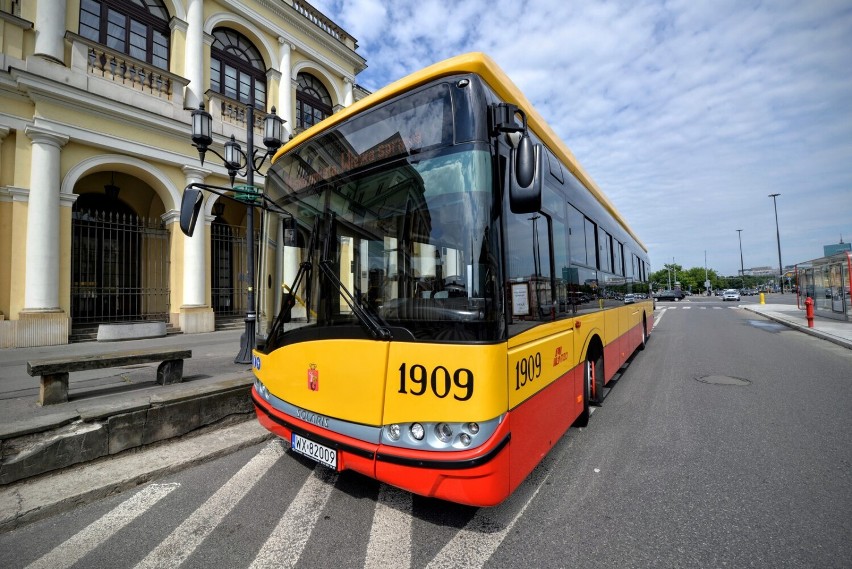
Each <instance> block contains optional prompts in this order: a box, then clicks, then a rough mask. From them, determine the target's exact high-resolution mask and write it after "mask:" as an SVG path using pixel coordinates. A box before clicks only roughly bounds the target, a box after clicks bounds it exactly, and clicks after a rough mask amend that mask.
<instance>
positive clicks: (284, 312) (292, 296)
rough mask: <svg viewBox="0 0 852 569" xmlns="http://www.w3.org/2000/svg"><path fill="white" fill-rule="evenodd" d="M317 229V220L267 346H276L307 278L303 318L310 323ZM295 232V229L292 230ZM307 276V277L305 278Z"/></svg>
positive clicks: (283, 298)
mask: <svg viewBox="0 0 852 569" xmlns="http://www.w3.org/2000/svg"><path fill="white" fill-rule="evenodd" d="M318 229H319V218H317V219H315V220H314V226H313V228H312V229H311V234H310V236H309V237H308V248H307V252H306V255H305V260H304V261H302V262H301V263H300V264H299V270H298V271H297V272H296V276H295V278H294V279H293V284H292V285H290V288H289V289H288V290H287V292H285V293H283V294H282V295H281V310H280V311H279V312H278V316H276V318H275V321H274V322H273V323H272V329H271V330H270V331H269V336H268V337H267V338H266V344H267V346H277V342H278V337H279V336H280V335H281V334H282V333H283V332H284V324H286V323H288V322H290V320H291V319H292V315H293V307H294V306H295V305H296V291H297V290H299V285H300V284H301V283H302V280H303V279H305V278H307V282H308V287H307V288H306V290H305V318H306V319H307V321H308V322H310V321H311V286H310V282H311V275H312V274H313V261H312V259H313V256H314V247H315V245H316V236H317V230H318ZM294 231H296V229H294ZM306 275H307V276H306Z"/></svg>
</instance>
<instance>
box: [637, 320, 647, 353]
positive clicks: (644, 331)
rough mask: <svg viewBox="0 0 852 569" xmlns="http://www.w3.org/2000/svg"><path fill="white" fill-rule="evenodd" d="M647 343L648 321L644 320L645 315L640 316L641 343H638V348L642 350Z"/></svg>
mask: <svg viewBox="0 0 852 569" xmlns="http://www.w3.org/2000/svg"><path fill="white" fill-rule="evenodd" d="M647 343H648V321H647V320H645V316H644V315H643V316H642V343H641V344H639V349H640V350H644V349H645V345H646V344H647Z"/></svg>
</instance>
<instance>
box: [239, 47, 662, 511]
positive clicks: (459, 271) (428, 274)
mask: <svg viewBox="0 0 852 569" xmlns="http://www.w3.org/2000/svg"><path fill="white" fill-rule="evenodd" d="M265 192H266V195H267V196H268V197H270V198H271V199H274V200H275V202H276V203H277V204H278V206H280V210H281V213H283V214H284V215H286V216H287V218H286V219H285V222H286V224H287V225H286V226H287V228H288V230H287V234H288V236H289V237H288V238H287V239H286V240H285V241H288V243H287V244H286V247H287V251H286V252H285V254H286V255H291V257H292V258H295V259H296V261H297V266H298V273H297V275H295V276H294V277H293V280H292V283H291V284H290V285H288V287H287V290H288V291H289V292H288V293H287V294H285V295H284V299H283V301H282V310H281V312H280V314H278V316H277V318H276V320H275V322H274V324H273V326H272V329H271V330H270V332H269V335H268V337H267V338H266V341H265V343H264V344H263V345H261V346H260V347H259V349H257V350H255V351H254V357H253V368H254V373H255V375H256V381H255V384H254V387H253V389H252V398H253V401H254V405H255V408H256V412H257V417H258V419H259V421H260V423H261V424H262V425H263V426H264V427H266V428H267V429H269V430H270V431H272V432H273V433H275V434H276V435H278V436H280V437H282V438H284V439H285V440H287V441H288V442H289V443H290V445H291V449H292V450H293V451H294V452H297V453H300V454H303V455H306V456H309V457H311V458H312V459H313V460H315V461H317V462H319V463H320V464H323V465H325V466H327V467H329V468H332V469H336V470H338V471H340V470H347V469H348V470H354V471H357V472H360V473H361V474H363V475H366V476H369V477H371V478H375V479H377V480H380V481H382V482H385V483H387V484H391V485H393V486H397V487H399V488H403V489H405V490H408V491H411V492H414V493H417V494H421V495H424V496H432V497H437V498H441V499H445V500H450V501H453V502H458V503H463V504H470V505H476V506H491V505H495V504H498V503H500V502H501V501H503V500H504V499H506V498H507V497H508V496H509V495H510V494H511V493H512V492H513V490H514V489H515V488H516V487H517V486H518V485H519V484H520V483H521V482H522V481H523V480H524V478H525V477H526V476H527V475H528V474H529V473H530V472H531V471H532V469H533V468H534V467H535V466H536V464H538V463H539V461H540V460H541V459H542V458H543V457H544V456H545V455H546V454H547V452H548V451H549V449H550V448H551V447H552V446H553V444H554V443H555V442H556V441H557V440H558V439H559V438H560V437H561V436H562V435H563V434H564V432H565V431H566V430H567V429H568V427H570V426H571V425H572V424H573V425H579V426H583V425H585V424H586V423H587V422H588V420H589V414H590V410H589V406H590V405H596V404H600V403H601V402H602V400H603V391H604V385H605V384H606V383H607V382H608V381H609V380H610V379H611V378H612V377H613V375H614V374H615V372H616V371H617V370H618V369H619V367H621V365H622V364H623V363H624V362H625V361H626V360H627V358H628V357H629V356H630V355H631V354H632V353H633V352H634V351H635V350H636V349H637V348H641V347H644V345H645V342H646V340H647V338H648V335H649V333H650V331H651V328H652V319H653V305H652V301H651V300H649V299H650V295H649V294H648V293H649V290H648V286H647V275H648V273H649V272H650V270H649V266H648V255H647V250H646V248H645V246H644V245H643V244H642V243H641V242H640V240H639V239H638V238H637V237H636V235H635V234H634V233H633V231H632V230H631V229H630V228H629V227H628V226H627V223H626V222H625V221H624V219H623V218H622V217H621V215H620V214H619V213H618V212H617V211H616V209H615V208H614V207H613V205H612V204H611V203H610V201H609V200H608V199H607V198H606V197H605V196H604V194H603V193H602V192H601V190H600V189H599V188H598V187H597V186H596V185H595V183H594V182H593V181H592V180H591V178H590V177H589V176H588V175H587V174H586V173H585V172H584V170H583V169H582V167H581V166H580V165H579V164H578V163H577V161H576V159H575V158H574V156H573V155H572V154H571V152H570V151H569V150H568V148H567V147H566V146H565V144H564V143H563V142H562V141H561V140H560V139H559V138H558V137H557V136H556V135H555V134H554V132H553V131H552V130H551V128H550V127H548V126H547V125H546V124H545V122H544V121H543V120H542V118H541V117H540V115H539V114H538V113H537V112H536V111H535V109H534V108H533V107H532V105H531V104H530V103H529V101H528V100H527V99H526V98H525V97H524V96H523V94H522V93H521V92H520V91H519V90H518V89H517V87H516V86H515V85H514V84H513V83H512V82H511V80H510V79H509V78H508V77H507V76H506V75H505V74H504V73H503V72H502V71H501V70H500V69H499V68H498V67H497V66H496V65H495V64H494V62H493V61H492V60H491V59H489V58H488V57H486V56H485V55H483V54H479V53H471V54H467V55H462V56H459V57H455V58H452V59H449V60H446V61H443V62H441V63H437V64H435V65H432V66H430V67H428V68H426V69H423V70H422V71H419V72H417V73H414V74H412V75H410V76H408V77H406V78H404V79H401V80H400V81H397V82H395V83H393V84H391V85H389V86H388V87H386V88H384V89H382V90H380V91H378V92H376V93H374V94H372V95H370V96H368V97H367V98H365V99H363V100H362V101H359V102H357V103H355V104H354V105H352V106H350V107H348V108H346V109H344V110H342V111H341V112H339V113H337V114H335V115H333V116H331V117H329V118H328V119H326V120H325V121H323V122H321V123H319V124H317V125H316V126H314V127H313V128H311V129H309V130H307V131H305V132H303V133H301V134H299V135H298V136H296V137H295V138H293V139H292V140H291V141H290V142H289V143H288V144H286V145H285V146H284V147H283V148H281V149H280V151H279V152H278V153H277V154H276V156H275V159H274V162H273V165H272V167H271V168H270V170H269V173H268V174H267V182H266V188H265ZM294 306H295V307H296V309H297V311H298V314H299V315H302V316H300V317H296V316H294V315H295V314H296V311H294V310H293V307H294Z"/></svg>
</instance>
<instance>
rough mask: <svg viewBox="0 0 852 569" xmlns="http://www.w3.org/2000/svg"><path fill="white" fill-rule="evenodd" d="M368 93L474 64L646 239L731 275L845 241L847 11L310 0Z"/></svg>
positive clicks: (740, 5)
mask: <svg viewBox="0 0 852 569" xmlns="http://www.w3.org/2000/svg"><path fill="white" fill-rule="evenodd" d="M312 4H313V5H314V6H315V7H316V8H317V9H319V10H321V11H322V12H323V13H325V14H326V15H327V16H329V17H330V18H331V19H333V20H334V21H335V22H336V23H338V24H339V25H341V26H342V27H343V28H344V29H345V30H346V31H347V32H349V33H350V34H352V35H353V36H354V37H355V38H357V40H358V42H359V48H358V52H359V53H360V54H361V56H362V57H364V58H365V59H366V60H367V65H368V68H367V69H366V70H365V71H363V72H362V73H361V74H360V75H358V77H357V78H356V81H357V82H358V83H359V84H361V85H363V86H364V87H366V88H367V89H369V90H371V91H374V90H377V89H379V88H381V87H382V86H384V85H386V84H387V83H389V82H391V81H394V80H396V79H399V78H400V77H403V76H405V75H407V74H408V73H410V72H413V71H416V70H418V69H420V68H422V67H425V66H426V65H429V64H431V63H434V62H436V61H440V60H442V59H445V58H447V57H451V56H453V55H458V54H460V53H466V52H469V51H483V52H485V53H487V54H488V55H489V56H491V57H492V58H493V59H494V60H495V61H496V62H497V63H498V65H500V67H502V68H503V69H504V70H505V71H506V72H507V73H508V74H509V76H510V77H511V78H512V79H513V81H515V83H516V84H517V85H518V86H519V87H520V89H521V90H522V91H523V92H524V93H525V94H526V95H527V97H528V98H529V99H530V100H531V101H532V102H533V104H534V105H535V106H536V108H537V109H538V111H539V112H540V113H541V114H542V115H543V116H544V117H545V120H547V121H548V122H549V123H550V124H551V125H552V126H553V128H554V130H555V131H556V132H557V133H558V134H559V135H560V136H561V137H562V139H563V140H564V141H565V142H566V144H567V145H568V146H569V147H570V148H571V149H572V151H573V152H574V154H575V155H576V156H577V158H578V159H579V160H580V162H581V163H582V164H583V165H584V167H585V168H586V170H587V171H588V172H589V173H590V174H591V176H592V177H593V178H594V179H595V181H596V182H597V183H598V185H599V186H600V187H601V188H602V189H603V190H604V192H606V193H607V194H608V195H609V197H610V198H611V199H612V201H613V203H614V204H615V205H616V207H617V208H618V209H619V211H621V212H622V213H623V214H624V215H625V217H626V218H627V220H628V222H629V223H630V225H631V226H632V227H633V229H634V230H635V231H636V232H637V234H638V235H639V236H640V237H641V238H642V239H643V241H644V242H645V244H646V245H647V246H648V248H649V250H650V254H651V262H652V265H653V268H654V269H655V270H656V269H660V268H662V266H663V264H664V263H671V262H672V259H674V261H675V262H676V263H678V264H680V265H683V266H685V267H693V266H698V267H701V266H704V256H705V251H706V256H707V266H708V267H709V268H713V269H716V270H718V271H720V272H721V273H722V274H736V273H737V271H738V270H739V266H740V250H739V241H738V235H737V231H736V230H737V229H742V230H743V231H742V251H743V257H744V264H745V267H746V268H749V267H756V266H775V267H777V265H778V250H777V245H776V232H775V213H774V210H773V207H772V199H771V198H770V197H768V195H769V194H772V193H780V194H781V195H780V196H779V197H778V198H777V204H778V220H779V226H780V234H781V254H782V260H783V262H784V264H785V265H789V264H794V263H796V262H799V261H805V260H809V259H813V258H816V257H820V256H822V253H823V249H822V246H823V245H825V244H830V243H837V242H839V240H840V237H841V234H842V236H843V240H844V241H845V242H850V241H852V0H804V1H802V0H796V1H786V0H766V1H762V2H760V1H744V0H731V1H729V0H715V1H712V2H711V1H699V0H665V1H662V0H636V1H633V0H625V1H615V2H593V1H573V0H532V1H518V0H457V1H451V0H446V1H445V0H417V1H407V0H400V1H384V2H383V1H379V0H312Z"/></svg>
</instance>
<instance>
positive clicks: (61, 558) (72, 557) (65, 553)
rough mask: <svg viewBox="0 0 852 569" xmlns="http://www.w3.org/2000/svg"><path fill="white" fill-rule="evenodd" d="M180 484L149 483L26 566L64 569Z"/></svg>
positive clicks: (36, 568)
mask: <svg viewBox="0 0 852 569" xmlns="http://www.w3.org/2000/svg"><path fill="white" fill-rule="evenodd" d="M178 486H180V484H178V483H176V482H174V483H171V484H151V485H150V486H146V487H145V488H143V489H142V490H140V491H139V492H137V493H136V494H134V495H133V496H131V497H130V498H129V499H127V500H125V501H124V502H122V503H121V504H119V505H118V506H116V507H115V508H114V509H113V510H112V511H111V512H109V513H108V514H106V515H105V516H103V517H102V518H101V519H99V520H97V521H96V522H94V523H92V524H90V525H88V526H87V527H85V528H83V529H82V530H80V531H79V532H77V534H75V535H74V536H73V537H71V538H70V539H68V540H67V541H65V542H63V543H61V544H60V545H58V546H56V547H55V548H53V550H52V551H50V552H49V553H47V554H46V555H44V556H42V557H41V558H39V559H37V560H36V561H34V562H32V563H31V564H30V565H28V566H27V569H42V568H44V569H64V568H65V567H71V566H72V565H74V564H75V563H77V561H79V560H80V559H82V558H83V557H85V556H86V555H88V554H89V553H91V551H92V550H93V549H95V548H96V547H97V546H98V545H100V544H101V543H103V542H105V541H106V540H107V539H109V538H110V537H112V536H113V535H115V534H116V533H118V531H119V530H120V529H122V528H123V527H124V526H126V525H127V524H129V523H130V522H132V521H133V520H135V519H136V518H138V517H139V516H141V515H142V514H144V513H145V512H146V511H148V510H149V509H150V508H151V507H152V506H153V505H154V504H156V503H157V502H159V501H160V500H161V499H162V498H165V497H166V496H167V495H168V494H169V493H170V492H171V491H172V490H174V489H175V488H177V487H178Z"/></svg>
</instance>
